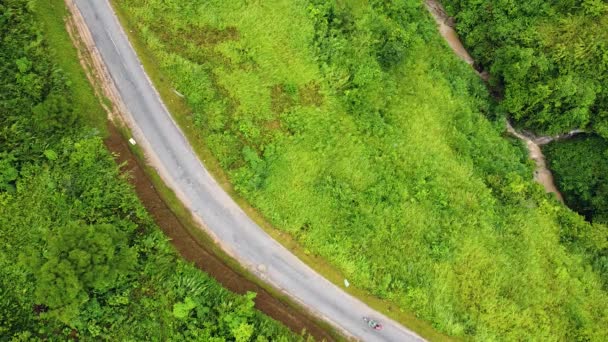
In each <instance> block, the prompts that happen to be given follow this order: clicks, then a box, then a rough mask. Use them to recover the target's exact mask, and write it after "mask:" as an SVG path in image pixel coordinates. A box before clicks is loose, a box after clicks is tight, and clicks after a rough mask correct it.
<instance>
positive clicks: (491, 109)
mask: <svg viewBox="0 0 608 342" xmlns="http://www.w3.org/2000/svg"><path fill="white" fill-rule="evenodd" d="M454 3H455V2H452V4H454ZM478 3H479V2H477V1H475V2H473V1H471V8H472V7H473V5H474V4H478ZM585 3H589V4H593V3H600V4H601V2H598V1H586V2H585ZM113 4H114V5H115V7H116V8H117V10H118V11H119V12H120V13H122V15H123V16H124V17H126V18H127V24H128V25H129V29H130V30H131V29H132V30H133V32H134V34H135V35H136V36H138V37H139V39H140V40H141V41H142V42H143V45H144V49H145V51H146V55H147V56H148V57H151V58H153V60H154V62H155V65H154V68H155V69H154V72H157V73H160V75H162V78H163V79H167V80H169V81H170V83H171V86H172V87H173V88H174V89H175V90H176V91H177V92H179V93H180V94H183V95H184V98H185V100H186V102H187V103H188V106H189V109H190V111H189V112H188V113H187V114H184V117H181V118H177V121H178V122H187V123H188V125H192V126H194V127H195V128H196V132H195V135H194V136H190V137H189V138H190V141H191V142H194V141H202V142H203V143H204V145H205V146H206V148H208V149H210V150H211V152H212V153H213V155H214V156H215V158H216V159H217V161H218V162H219V164H220V165H221V167H222V169H223V172H224V173H225V174H226V175H227V176H228V177H229V179H230V181H231V183H232V185H233V186H234V188H235V189H236V190H237V192H238V194H239V195H240V196H242V197H243V198H245V199H246V200H247V201H248V202H249V203H251V204H252V205H253V206H254V207H255V208H257V210H259V212H260V213H261V214H262V215H263V216H264V217H265V218H266V219H267V220H269V221H270V222H271V223H272V224H273V225H274V227H276V228H277V229H279V230H281V231H284V232H287V233H289V234H290V235H291V236H293V237H294V238H295V239H296V240H297V241H298V242H299V243H300V244H301V245H302V246H303V247H304V248H305V249H306V250H307V251H309V252H310V253H313V254H315V255H319V256H321V257H323V258H324V259H325V260H327V261H329V262H330V263H331V264H332V265H333V266H334V267H336V268H337V269H338V270H340V272H341V273H342V274H344V275H345V276H346V277H347V278H348V279H349V281H350V282H351V283H352V284H353V285H355V286H357V287H360V288H363V289H365V290H366V291H368V292H369V293H371V294H373V295H375V296H377V297H379V298H382V299H386V300H388V301H390V302H391V303H392V304H394V306H395V307H397V308H398V309H399V310H402V311H408V312H413V313H414V314H415V315H416V316H417V317H419V318H422V319H424V320H426V321H428V322H430V323H431V324H432V325H433V327H434V328H435V329H437V330H438V331H441V332H444V333H446V334H449V335H452V336H457V337H463V338H466V339H472V340H479V341H492V340H590V341H603V340H607V339H608V331H606V329H605V327H606V326H607V325H608V293H607V289H608V228H607V227H606V225H605V224H603V223H601V222H600V221H599V220H598V222H593V223H590V222H587V221H585V218H584V217H583V216H581V215H579V214H577V213H576V212H573V211H572V210H570V209H568V208H566V207H565V206H563V205H562V204H561V203H559V202H558V201H557V200H556V199H555V198H554V197H552V196H551V195H548V194H545V192H544V191H543V189H542V188H541V187H540V186H539V185H538V184H536V183H534V182H533V180H532V171H533V166H532V164H531V162H530V161H528V160H527V154H526V152H525V150H524V148H523V146H521V144H520V143H519V142H518V141H515V140H511V139H509V138H508V137H506V135H505V134H504V117H505V115H506V114H508V115H510V116H513V117H514V118H515V119H517V120H518V122H519V123H520V124H521V125H523V126H525V127H528V126H529V127H532V125H533V124H534V125H536V126H534V127H535V128H536V129H538V130H539V131H540V132H547V133H554V132H561V131H562V130H565V129H570V128H575V127H585V128H586V129H587V128H588V127H595V128H594V129H595V130H596V131H597V132H598V134H601V131H602V130H601V127H602V124H603V123H602V122H603V121H602V115H603V114H602V112H600V111H599V108H606V107H605V106H604V107H602V103H605V101H606V97H605V94H606V93H605V91H604V92H603V90H602V89H601V87H600V86H599V85H600V84H601V82H602V81H603V79H602V77H605V76H606V73H600V72H595V73H594V72H592V68H588V69H585V70H586V71H584V72H586V73H587V74H584V75H586V76H585V77H583V76H579V77H578V78H577V77H575V75H574V74H572V75H571V76H570V78H569V80H570V83H564V84H565V85H567V84H571V85H572V84H575V83H576V82H586V80H587V78H586V77H587V75H588V76H590V77H591V78H590V80H592V81H591V83H589V85H588V87H587V88H586V90H585V92H584V94H583V95H585V96H582V95H581V94H580V93H577V94H574V95H573V94H571V93H570V92H572V91H573V90H572V89H579V88H578V87H575V86H574V85H572V87H573V88H572V89H562V90H561V91H562V92H563V94H561V93H551V94H548V95H546V97H545V98H543V99H544V100H543V101H544V102H543V103H546V105H547V106H554V107H555V106H564V107H568V110H569V111H570V113H571V114H572V115H573V117H567V116H566V115H564V116H555V117H554V116H551V115H553V114H549V113H550V111H551V110H550V108H549V107H548V108H549V109H547V111H546V112H543V111H542V110H538V113H536V114H538V115H539V116H533V114H532V112H530V113H527V112H525V111H521V110H520V109H521V108H524V107H525V108H528V107H530V104H531V103H532V102H533V99H530V98H529V97H528V94H529V92H528V91H527V90H521V89H519V88H515V89H516V90H520V91H521V94H519V93H515V92H514V91H515V90H513V92H511V93H509V94H511V95H508V94H507V91H506V90H505V94H506V95H505V97H504V100H503V101H500V102H499V103H496V101H495V100H494V99H493V97H492V96H491V95H490V93H489V91H488V89H487V88H486V86H485V85H484V84H483V83H482V81H481V80H480V79H479V78H478V77H477V75H476V74H475V73H474V71H473V70H471V69H470V67H469V66H468V65H466V64H465V63H462V62H461V61H459V60H458V59H457V57H455V56H453V54H452V52H451V51H450V50H449V48H448V47H447V46H446V44H445V43H444V42H443V41H442V40H441V38H440V36H439V34H438V32H437V29H436V27H435V23H434V22H433V20H432V19H431V17H430V15H429V14H428V13H427V12H426V10H425V8H424V7H423V4H422V2H421V1H418V0H405V1H399V2H387V1H381V0H369V1H321V0H308V1H298V2H294V1H288V0H272V1H264V2H251V1H188V2H186V1H180V0H124V1H115V2H113ZM527 4H528V3H525V4H524V3H522V7H526V8H528V9H529V10H531V8H532V6H533V5H532V4H530V5H527ZM536 5H537V7H543V8H544V7H547V6H548V5H544V6H540V5H538V4H536ZM479 6H481V5H479ZM504 6H505V7H506V6H508V4H507V2H505V5H504ZM450 8H451V10H452V11H453V10H454V8H455V7H454V5H452V7H450ZM463 8H464V5H463ZM581 13H582V12H581ZM469 16H470V17H471V19H470V20H475V19H476V17H475V14H473V13H470V14H469ZM456 17H457V18H458V15H457V16H456ZM480 17H481V16H480ZM504 22H511V19H509V20H506V19H505V20H504ZM515 22H518V21H517V20H515ZM596 25H597V24H596V22H594V23H593V24H591V25H590V28H586V30H585V32H584V33H585V34H583V35H581V39H583V40H584V39H595V38H594V37H595V36H594V35H593V34H592V33H590V31H589V30H596V31H594V32H595V33H600V34H601V33H602V32H604V33H605V31H601V29H600V28H597V27H596ZM543 28H544V29H546V30H549V29H550V28H549V27H543ZM555 29H557V28H555ZM560 29H561V28H560ZM572 29H574V28H572ZM463 34H464V33H463ZM481 34H484V32H481V31H480V32H479V33H478V34H477V35H478V36H479V35H481ZM587 34H589V35H588V36H587ZM464 35H465V37H466V34H464ZM506 35H507V34H506V33H505V36H506ZM515 36H516V35H515ZM562 36H563V35H560V36H559V37H562ZM555 38H556V39H558V37H557V36H556V37H555ZM471 39H472V38H471ZM501 39H502V41H508V39H505V38H504V36H501ZM465 41H466V40H465ZM600 41H601V40H599V39H598V42H600ZM604 41H605V40H604ZM555 44H558V45H559V44H560V42H556V43H555ZM597 44H600V43H597ZM473 51H474V52H475V50H474V49H473ZM568 51H569V50H568ZM585 51H586V50H585ZM594 51H595V50H593V51H591V52H589V53H588V54H586V55H585V56H587V57H588V58H589V59H588V60H587V61H586V62H588V63H599V64H598V65H600V64H601V63H605V57H601V58H599V59H597V57H598V55H595V54H594V53H595V52H594ZM140 52H141V51H140ZM478 53H481V52H479V51H478V52H476V54H478ZM520 53H521V54H523V55H524V57H525V56H527V55H526V53H528V54H529V53H531V52H530V50H525V51H523V52H520ZM563 58H566V59H568V58H570V60H572V59H573V58H575V57H574V56H570V55H564V57H563ZM602 58H604V62H602ZM489 60H491V59H488V60H486V61H485V62H484V60H483V59H481V62H482V63H484V64H483V65H484V66H485V65H489V64H488V63H489ZM523 64H525V63H523ZM549 64H550V63H547V65H549ZM505 65H510V66H511V67H513V68H515V69H517V68H522V69H521V70H519V71H521V73H522V74H521V75H524V76H525V75H527V74H531V72H530V70H528V69H526V70H524V69H523V68H524V67H525V65H520V64H517V63H506V61H505ZM564 65H565V64H564ZM602 65H604V66H605V64H602ZM599 67H602V66H601V65H600V66H599ZM543 68H546V65H543V66H538V67H537V69H538V71H537V72H536V73H535V74H533V75H532V74H531V76H530V77H529V78H530V80H531V83H534V80H536V78H535V77H538V78H541V77H543V75H542V72H541V71H542V70H544V69H543ZM572 68H573V70H572V72H573V73H574V72H575V71H576V72H578V71H580V72H583V69H584V67H583V66H582V65H580V64H577V65H576V66H572ZM595 68H596V70H597V67H595ZM490 70H491V71H492V72H493V73H494V75H496V69H490ZM534 70H536V69H534ZM515 71H518V70H515ZM517 75H520V74H517ZM581 75H583V74H581ZM522 77H523V76H522ZM492 82H494V84H496V86H497V87H499V88H504V89H507V86H506V83H505V84H499V83H500V82H499V81H497V80H496V79H494V80H493V81H492ZM501 82H502V81H501ZM522 82H523V81H522ZM539 82H540V81H539ZM559 82H560V83H561V82H562V80H560V81H559ZM526 86H527V83H526ZM545 88H546V87H545ZM545 88H543V87H540V88H539V91H540V90H542V89H545ZM543 94H544V93H543ZM509 96H512V97H513V99H512V100H509ZM520 96H521V98H520ZM551 96H553V97H551ZM547 98H555V99H561V100H559V101H558V100H556V101H555V102H554V103H550V102H547V101H545V100H546V99H547ZM517 101H519V102H517ZM560 101H561V102H560ZM602 101H604V102H602ZM510 106H512V107H510ZM539 106H541V107H542V105H541V104H539ZM539 108H540V107H539ZM542 108H544V107H542ZM509 110H512V111H514V112H517V115H520V116H516V115H515V114H514V113H510V112H509ZM534 110H536V109H534ZM530 111H532V109H530ZM173 114H175V113H173ZM528 114H529V115H528ZM536 114H534V115H536ZM180 115H181V114H180ZM542 115H545V116H544V117H543V116H542ZM548 118H550V119H551V120H549V119H548ZM550 121H551V122H550ZM527 125H528V126H527ZM186 131H187V130H186ZM560 156H562V154H561V152H560ZM563 156H564V158H568V156H566V155H563ZM555 160H557V158H556V159H555ZM564 160H565V159H564ZM564 163H565V164H567V163H568V162H564ZM556 169H557V168H556ZM563 169H564V172H567V170H566V169H567V167H566V166H564V167H563ZM594 172H596V171H594ZM597 172H601V171H597ZM562 179H567V178H565V177H564V178H562ZM558 181H559V177H558ZM587 190H589V189H582V188H581V187H577V188H575V189H574V190H573V191H581V192H585V191H587ZM594 191H595V190H594ZM591 201H593V200H591ZM598 203H599V202H598ZM584 205H586V204H584Z"/></svg>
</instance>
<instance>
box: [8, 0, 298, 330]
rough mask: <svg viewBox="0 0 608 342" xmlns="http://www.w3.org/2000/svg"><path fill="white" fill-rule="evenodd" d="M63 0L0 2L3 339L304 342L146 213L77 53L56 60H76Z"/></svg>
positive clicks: (251, 294) (73, 55)
mask: <svg viewBox="0 0 608 342" xmlns="http://www.w3.org/2000/svg"><path fill="white" fill-rule="evenodd" d="M63 6H64V5H63V2H57V1H54V2H49V1H46V0H40V1H24V0H8V1H3V2H2V3H1V4H0V32H1V33H0V246H2V247H1V248H0V340H2V341H4V340H7V341H8V340H15V341H25V340H28V341H29V340H66V339H83V340H112V341H126V340H138V341H145V340H179V341H182V340H199V341H201V340H202V341H225V340H229V341H254V340H255V341H269V340H272V341H275V340H279V341H286V340H301V338H300V337H298V336H295V337H294V336H293V335H292V334H291V332H289V331H288V330H286V328H284V327H282V326H280V325H279V324H278V323H276V322H274V321H272V320H270V319H269V318H267V317H265V316H263V315H262V314H260V313H259V312H257V311H256V310H255V309H254V308H253V297H254V296H255V294H253V293H250V294H248V295H246V296H237V295H235V294H233V293H230V292H228V291H227V290H225V289H223V288H222V287H221V286H220V285H219V284H218V283H216V282H215V281H214V280H213V279H212V278H210V277H209V276H207V275H205V274H203V273H201V272H200V271H198V270H197V269H196V268H195V267H194V266H193V265H191V264H188V263H186V262H184V261H183V260H182V259H180V258H179V257H178V256H177V255H176V253H175V251H174V250H173V248H172V247H171V245H170V244H169V242H168V241H167V239H166V238H165V237H164V235H163V234H162V233H161V232H160V230H159V229H158V228H157V227H156V226H155V224H154V222H153V221H152V219H151V218H150V217H149V216H148V214H147V213H146V212H145V210H144V208H143V206H142V205H141V203H140V202H139V200H138V198H137V197H136V195H135V193H134V191H133V190H132V188H131V187H130V186H129V185H128V182H127V179H126V178H125V177H126V176H125V175H123V174H121V173H120V170H119V168H118V166H117V165H116V164H115V163H114V161H113V158H112V156H111V155H110V153H109V152H108V151H107V150H105V148H104V145H103V142H102V140H101V137H100V136H99V133H98V132H99V131H100V129H93V128H91V127H89V122H93V123H94V124H103V122H104V120H103V118H104V113H103V111H101V109H100V107H99V106H98V105H97V102H96V99H95V98H94V96H93V94H92V92H91V88H90V86H89V85H88V84H87V82H86V78H84V75H83V73H82V70H78V60H77V59H75V58H74V59H70V60H68V61H63V60H62V61H61V62H59V63H56V62H55V58H57V57H58V56H62V57H65V56H70V55H71V56H72V57H75V56H76V54H75V50H74V48H73V47H72V46H71V45H70V44H69V38H68V37H67V33H66V32H65V31H62V28H63V18H62V14H63V13H64V11H65V9H64V7H63ZM43 28H44V30H43ZM47 34H48V35H47ZM58 48H59V49H68V51H65V50H61V51H60V52H58V51H57V49H58ZM60 65H61V66H64V67H66V68H65V69H63V68H61V67H60ZM74 66H75V67H74ZM83 87H84V88H83ZM89 101H94V102H89Z"/></svg>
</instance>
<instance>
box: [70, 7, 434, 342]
mask: <svg viewBox="0 0 608 342" xmlns="http://www.w3.org/2000/svg"><path fill="white" fill-rule="evenodd" d="M69 1H70V0H69ZM74 4H75V5H76V8H77V10H78V12H79V15H81V16H82V18H83V19H84V22H85V24H86V26H87V29H88V34H90V36H91V38H92V41H93V42H94V43H95V47H94V49H95V50H96V51H97V52H98V53H99V55H100V56H101V59H102V60H103V64H104V66H105V70H106V71H107V73H108V75H109V76H110V78H111V80H112V83H113V85H114V87H115V89H116V90H117V93H118V95H119V97H120V100H121V101H122V103H123V104H124V108H123V109H126V110H124V111H123V114H124V120H125V121H126V122H127V124H128V126H129V127H130V128H131V130H132V131H133V133H134V135H135V138H136V140H137V141H138V143H139V144H140V145H141V146H142V148H143V150H144V151H145V154H146V156H147V157H148V159H149V161H150V163H151V165H153V166H154V167H155V169H156V170H157V172H158V173H159V175H160V176H161V178H162V179H163V181H164V182H165V183H166V184H167V185H168V186H169V187H170V188H171V189H172V190H173V191H174V192H175V193H176V195H177V196H178V197H179V198H180V200H181V201H182V202H183V204H184V205H185V206H186V207H187V208H189V209H190V210H191V212H192V213H193V217H194V218H195V219H196V220H197V221H198V222H199V224H200V226H201V227H203V229H204V230H205V232H206V233H207V234H209V235H210V236H212V238H213V239H214V241H215V242H216V243H217V244H218V245H219V246H220V247H221V248H222V249H223V250H224V251H226V253H228V254H229V255H230V256H231V257H233V258H234V259H236V260H237V261H238V262H239V263H240V264H242V265H243V266H244V267H245V268H246V269H247V270H249V271H250V272H252V273H253V274H255V275H256V276H258V277H259V278H260V279H261V280H262V281H264V282H266V283H268V284H270V285H271V286H273V287H274V288H276V289H278V290H280V291H281V292H282V293H284V294H286V295H287V296H289V298H291V299H292V300H294V301H295V302H297V303H299V304H300V305H302V306H303V307H304V308H306V309H307V310H309V311H310V312H311V313H313V314H314V315H315V316H317V317H320V318H322V319H324V320H325V321H327V322H328V323H330V324H331V325H332V326H334V327H336V328H337V329H339V331H341V332H342V333H343V334H344V335H345V336H348V337H352V338H357V339H362V340H365V341H422V340H423V339H422V338H421V337H419V336H418V335H417V334H415V333H414V332H412V331H410V330H408V329H406V328H405V327H403V326H401V325H400V324H398V323H396V322H395V321H393V320H391V319H389V318H387V317H386V316H384V315H383V314H381V313H378V312H376V311H374V310H373V309H371V308H369V307H368V306H367V305H366V304H364V303H363V302H361V301H360V300H358V299H356V298H354V297H352V296H350V295H349V294H347V293H345V292H344V291H342V290H341V289H340V288H339V287H337V286H336V285H334V284H333V283H331V282H329V281H328V280H326V279H325V278H323V277H322V276H320V275H319V274H317V273H316V272H315V271H314V270H312V269H311V268H310V267H309V266H307V265H306V264H304V263H303V262H302V261H300V260H299V259H298V258H297V257H295V256H294V255H293V254H291V253H290V252H289V251H288V250H287V249H286V248H285V247H283V246H282V245H281V244H279V243H278V242H276V241H275V240H274V239H273V238H272V237H270V236H269V235H268V234H267V233H266V232H264V231H263V230H262V229H261V228H260V227H259V226H257V225H256V224H255V223H254V222H253V221H252V220H251V219H250V218H249V217H248V216H247V215H246V214H245V213H244V212H243V210H242V209H241V208H240V207H239V206H238V205H237V204H236V203H235V202H234V201H233V200H232V198H231V197H230V196H229V195H228V194H226V193H225V192H224V190H223V189H222V188H221V187H220V185H219V184H218V183H217V182H216V181H215V180H214V179H213V177H212V176H211V175H210V174H209V172H208V171H207V170H206V169H205V168H204V166H203V164H202V163H201V162H200V161H199V159H198V158H197V156H196V155H195V153H194V152H193V150H192V148H191V146H190V145H189V143H188V142H187V140H186V138H185V137H184V135H183V134H182V132H181V130H180V129H179V128H178V126H177V124H176V123H175V122H174V121H173V118H172V117H171V115H170V114H169V112H168V110H167V109H166V107H165V105H164V104H163V103H162V100H161V99H160V96H159V94H158V92H157V91H156V90H155V88H154V87H153V85H152V83H151V81H150V80H149V78H148V76H147V75H146V73H145V71H144V69H143V67H142V66H141V64H140V62H139V59H138V57H137V55H136V54H135V51H134V50H133V48H132V46H131V44H130V43H129V41H128V39H127V36H126V34H125V32H124V31H123V29H122V27H121V25H120V23H119V21H118V18H117V17H116V15H115V13H114V12H113V9H112V7H111V5H110V4H109V2H108V0H95V1H91V0H74ZM89 48H91V47H89ZM363 316H370V317H373V318H374V319H377V320H379V321H381V322H382V323H383V325H384V329H383V330H382V331H374V330H372V329H369V328H367V326H366V325H365V323H364V322H363V320H362V317H363Z"/></svg>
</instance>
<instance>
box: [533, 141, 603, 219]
mask: <svg viewBox="0 0 608 342" xmlns="http://www.w3.org/2000/svg"><path fill="white" fill-rule="evenodd" d="M544 152H545V154H546V156H547V159H548V160H549V166H550V167H551V170H552V171H553V173H554V175H555V180H556V181H557V185H558V186H559V189H560V191H561V192H562V194H563V195H564V198H565V200H566V203H567V204H568V206H569V207H570V208H573V209H574V210H576V211H578V212H579V213H582V214H583V215H585V216H586V217H587V218H588V219H589V220H590V221H592V222H602V223H608V143H607V142H606V140H604V139H602V138H600V137H598V136H579V137H576V138H574V139H572V140H567V141H563V142H557V143H552V144H550V145H549V146H547V147H546V148H545V149H544Z"/></svg>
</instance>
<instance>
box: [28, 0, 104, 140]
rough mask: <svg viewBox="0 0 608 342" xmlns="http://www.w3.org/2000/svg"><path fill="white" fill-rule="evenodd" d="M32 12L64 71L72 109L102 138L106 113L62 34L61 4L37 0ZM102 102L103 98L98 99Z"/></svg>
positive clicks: (71, 44) (69, 40) (71, 46)
mask: <svg viewBox="0 0 608 342" xmlns="http://www.w3.org/2000/svg"><path fill="white" fill-rule="evenodd" d="M35 6H36V10H35V13H36V15H37V17H38V20H39V22H40V23H42V25H43V27H44V33H45V38H46V40H47V41H48V42H49V44H50V47H51V50H52V51H53V54H54V56H53V57H54V58H53V60H54V61H55V62H56V63H57V64H58V65H59V66H60V67H61V69H63V70H64V71H65V75H66V76H67V77H68V78H69V81H70V82H69V86H70V92H71V93H72V94H73V96H72V99H73V102H72V104H73V106H74V107H73V110H74V112H76V113H82V115H83V117H84V118H85V120H86V122H87V123H88V124H89V125H91V126H92V127H94V128H96V129H97V130H99V132H100V133H101V134H102V136H105V135H106V133H107V132H106V120H107V119H106V118H107V115H106V112H105V110H104V109H103V107H102V106H101V104H100V102H99V100H98V99H97V98H96V97H95V92H94V89H93V86H92V85H91V83H90V82H89V80H88V79H87V76H86V74H85V72H84V69H83V67H82V65H81V64H80V62H79V56H78V51H77V50H76V48H75V47H74V44H73V43H72V40H71V39H70V37H69V36H68V35H67V34H66V26H65V21H64V18H66V16H67V15H68V12H67V9H66V7H65V4H64V2H63V1H56V0H38V1H36V2H35ZM101 101H105V99H101Z"/></svg>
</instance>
